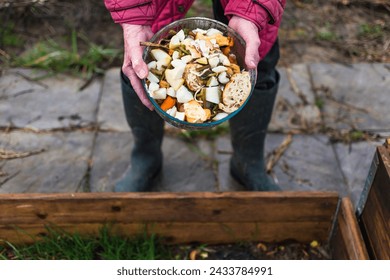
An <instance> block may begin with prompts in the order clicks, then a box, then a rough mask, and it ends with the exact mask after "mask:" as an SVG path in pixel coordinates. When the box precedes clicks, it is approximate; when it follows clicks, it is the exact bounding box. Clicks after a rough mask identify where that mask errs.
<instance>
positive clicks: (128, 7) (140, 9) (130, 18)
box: [104, 0, 159, 25]
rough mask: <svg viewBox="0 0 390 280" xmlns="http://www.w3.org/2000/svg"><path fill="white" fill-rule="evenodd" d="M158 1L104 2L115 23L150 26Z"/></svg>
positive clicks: (119, 0)
mask: <svg viewBox="0 0 390 280" xmlns="http://www.w3.org/2000/svg"><path fill="white" fill-rule="evenodd" d="M157 2H159V1H155V0H153V1H152V0H104V4H105V5H106V8H107V9H108V10H109V11H110V13H111V17H112V19H113V20H114V22H116V23H132V24H140V25H150V24H152V22H153V20H154V18H155V16H156V10H157V8H156V7H157V6H158V4H159V3H157Z"/></svg>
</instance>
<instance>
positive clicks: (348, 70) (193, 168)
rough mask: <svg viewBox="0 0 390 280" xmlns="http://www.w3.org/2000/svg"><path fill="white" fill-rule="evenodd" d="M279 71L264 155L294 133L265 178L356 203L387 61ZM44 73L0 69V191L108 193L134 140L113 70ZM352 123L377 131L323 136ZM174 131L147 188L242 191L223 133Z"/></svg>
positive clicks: (382, 124)
mask: <svg viewBox="0 0 390 280" xmlns="http://www.w3.org/2000/svg"><path fill="white" fill-rule="evenodd" d="M279 71H280V73H281V77H282V80H281V85H280V90H279V94H278V98H277V101H276V104H275V108H274V115H273V119H272V122H271V124H270V128H269V131H270V132H269V134H268V136H267V141H266V153H267V155H269V154H270V153H271V152H272V151H274V150H275V149H277V148H278V147H279V146H280V145H281V143H282V142H283V141H284V140H285V139H286V137H287V134H289V133H292V134H293V137H292V142H291V144H290V145H289V146H288V147H287V149H286V150H285V152H284V153H283V154H282V156H281V158H280V159H279V160H278V161H277V162H276V165H275V166H274V167H273V169H272V176H273V177H274V179H275V180H276V181H277V182H278V183H279V184H280V185H281V187H282V188H283V189H284V190H289V191H300V190H304V191H307V190H313V191H314V190H329V191H338V192H339V193H340V195H342V196H346V195H348V196H351V198H352V201H353V203H354V204H355V205H356V203H357V202H358V200H359V197H360V193H361V191H362V189H363V186H364V181H365V179H366V176H367V174H368V169H369V166H370V164H371V161H372V158H373V156H374V151H375V147H376V146H378V145H381V144H382V143H383V142H384V139H385V138H386V137H389V136H390V114H389V111H388V108H390V98H389V94H390V65H389V64H364V63H362V64H353V65H341V64H322V63H315V64H298V65H292V66H291V67H289V68H280V69H279ZM43 75H45V73H44V72H41V71H36V70H30V69H10V70H7V71H5V72H4V73H3V75H2V76H1V77H0V156H1V157H0V193H36V192H45V193H50V192H52V193H57V192H111V191H113V184H114V182H115V181H116V180H118V179H119V178H120V177H121V176H122V174H123V172H124V171H125V170H126V168H127V166H128V165H129V154H130V150H131V147H132V144H133V139H132V135H131V133H130V130H129V128H128V126H127V123H126V121H125V116H124V112H123V107H122V106H123V105H122V100H121V93H120V84H119V68H114V69H110V70H108V71H107V72H106V74H105V76H104V78H102V79H96V80H94V81H93V82H92V83H90V84H89V85H87V86H86V87H84V81H82V80H81V79H78V78H74V77H69V76H65V75H57V76H55V77H47V78H42V79H38V80H36V79H35V78H37V77H41V76H43ZM80 88H83V89H82V90H80ZM361 130H363V131H367V132H371V133H375V134H376V135H377V136H378V137H377V138H376V139H375V140H370V141H369V140H366V141H359V142H353V143H350V144H344V143H343V142H333V141H331V138H332V139H333V138H334V136H335V135H336V136H338V137H340V135H341V136H342V135H344V136H345V135H348V132H351V131H352V132H353V131H356V133H360V132H359V131H361ZM324 131H325V132H326V133H324ZM168 132H169V133H168ZM179 132H180V131H179V130H178V129H175V128H172V127H169V126H167V133H166V134H167V135H166V136H165V138H164V142H163V153H164V166H163V175H162V178H161V182H160V183H159V184H158V185H156V186H154V189H153V190H154V191H172V192H188V191H190V192H192V191H240V190H243V188H242V186H240V185H239V184H238V183H237V182H235V181H234V179H232V178H231V177H230V175H229V171H228V170H229V158H230V156H231V153H232V147H231V144H230V138H229V135H228V134H221V135H220V136H218V137H217V138H216V139H215V140H207V139H202V138H200V139H198V140H196V141H192V142H189V141H184V140H183V138H182V137H179V136H178V133H179Z"/></svg>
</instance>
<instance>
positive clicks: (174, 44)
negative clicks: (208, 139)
mask: <svg viewBox="0 0 390 280" xmlns="http://www.w3.org/2000/svg"><path fill="white" fill-rule="evenodd" d="M141 45H143V46H145V49H144V52H143V59H144V61H145V62H146V63H147V65H148V68H149V74H148V77H147V78H146V79H144V80H142V84H143V86H144V88H145V90H146V92H147V95H148V98H149V99H150V101H151V102H152V104H153V106H154V107H155V109H156V112H157V113H158V114H159V115H160V116H161V117H162V118H163V119H164V120H165V121H166V122H168V123H169V124H171V125H173V126H176V127H179V128H183V129H208V128H211V127H214V126H216V125H219V124H221V123H222V122H225V121H227V120H229V119H230V118H232V117H234V116H235V115H236V114H237V113H239V112H240V110H242V108H243V107H244V106H245V105H246V103H247V102H248V100H249V98H250V96H251V94H252V92H253V88H254V85H255V82H256V75H257V72H256V70H247V69H245V41H244V40H243V39H242V37H241V36H240V35H239V34H238V33H237V32H235V31H234V30H233V29H231V28H229V27H228V26H227V25H225V24H223V23H221V22H219V21H216V20H212V19H208V18H201V17H194V18H186V19H182V20H178V21H175V22H173V23H171V24H169V25H167V26H165V27H164V28H163V29H161V30H160V31H158V32H157V33H156V34H155V35H154V36H153V37H152V39H151V40H150V42H142V43H141Z"/></svg>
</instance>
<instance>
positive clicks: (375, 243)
mask: <svg viewBox="0 0 390 280" xmlns="http://www.w3.org/2000/svg"><path fill="white" fill-rule="evenodd" d="M357 216H358V220H359V225H360V228H361V232H362V234H363V236H364V240H365V242H366V247H367V250H368V252H369V255H370V258H372V259H382V260H390V139H387V141H386V143H385V144H384V145H383V146H380V147H377V151H376V153H375V155H374V159H373V161H372V164H371V168H370V171H369V174H368V177H367V180H366V184H365V187H364V190H363V192H362V196H361V199H360V202H359V205H358V209H357Z"/></svg>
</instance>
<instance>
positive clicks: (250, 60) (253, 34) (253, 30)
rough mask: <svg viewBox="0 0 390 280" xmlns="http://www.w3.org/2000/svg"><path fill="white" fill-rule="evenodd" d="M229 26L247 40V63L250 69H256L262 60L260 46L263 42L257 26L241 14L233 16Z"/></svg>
mask: <svg viewBox="0 0 390 280" xmlns="http://www.w3.org/2000/svg"><path fill="white" fill-rule="evenodd" d="M229 27H230V28H232V29H234V30H235V31H236V32H237V33H238V34H240V35H241V37H242V38H243V39H244V40H245V43H246V49H245V64H246V67H247V68H248V69H255V68H256V67H257V64H258V63H259V61H260V56H259V47H260V44H261V41H260V38H259V30H258V28H257V26H256V25H255V24H254V23H253V22H251V21H249V20H246V19H243V18H241V17H239V16H233V17H232V18H231V19H230V21H229Z"/></svg>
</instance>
